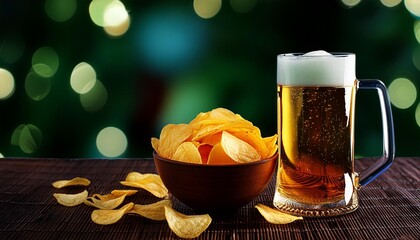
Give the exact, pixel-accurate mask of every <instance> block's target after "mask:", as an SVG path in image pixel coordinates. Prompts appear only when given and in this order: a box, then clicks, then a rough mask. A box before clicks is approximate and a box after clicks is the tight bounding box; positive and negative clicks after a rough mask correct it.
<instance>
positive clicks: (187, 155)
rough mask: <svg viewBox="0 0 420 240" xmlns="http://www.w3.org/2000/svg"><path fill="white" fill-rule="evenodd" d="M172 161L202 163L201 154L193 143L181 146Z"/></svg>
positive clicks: (185, 143) (184, 143)
mask: <svg viewBox="0 0 420 240" xmlns="http://www.w3.org/2000/svg"><path fill="white" fill-rule="evenodd" d="M172 159H173V160H178V161H181V162H188V163H198V164H201V163H202V160H201V155H200V152H199V151H198V148H197V147H196V146H195V145H194V143H192V142H183V143H182V144H181V145H179V147H178V148H177V149H176V151H175V153H174V155H173V156H172Z"/></svg>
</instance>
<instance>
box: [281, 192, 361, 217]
mask: <svg viewBox="0 0 420 240" xmlns="http://www.w3.org/2000/svg"><path fill="white" fill-rule="evenodd" d="M273 205H274V207H276V208H277V209H279V210H280V211H282V212H285V213H288V214H291V215H295V216H302V217H333V216H340V215H345V214H348V213H351V212H354V211H355V210H357V208H358V207H359V204H358V199H357V194H356V192H354V194H353V196H352V199H351V200H350V201H349V202H348V203H347V204H345V202H344V200H343V201H340V202H336V203H326V204H319V205H312V204H311V205H309V204H302V203H299V202H296V201H293V200H290V199H288V198H285V197H283V196H281V195H280V194H278V193H276V196H275V198H274V201H273Z"/></svg>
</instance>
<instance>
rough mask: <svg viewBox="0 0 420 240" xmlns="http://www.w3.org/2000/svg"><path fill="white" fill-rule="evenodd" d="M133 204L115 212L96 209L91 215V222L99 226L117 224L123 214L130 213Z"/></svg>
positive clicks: (128, 204)
mask: <svg viewBox="0 0 420 240" xmlns="http://www.w3.org/2000/svg"><path fill="white" fill-rule="evenodd" d="M133 206H134V203H132V202H130V203H127V204H126V205H124V206H122V207H121V208H119V209H115V210H105V209H96V210H93V212H92V214H91V218H92V221H93V222H94V223H96V224H100V225H109V224H113V223H116V222H118V221H119V220H120V219H121V218H122V217H123V216H124V214H126V213H127V212H128V211H130V210H131V209H132V208H133Z"/></svg>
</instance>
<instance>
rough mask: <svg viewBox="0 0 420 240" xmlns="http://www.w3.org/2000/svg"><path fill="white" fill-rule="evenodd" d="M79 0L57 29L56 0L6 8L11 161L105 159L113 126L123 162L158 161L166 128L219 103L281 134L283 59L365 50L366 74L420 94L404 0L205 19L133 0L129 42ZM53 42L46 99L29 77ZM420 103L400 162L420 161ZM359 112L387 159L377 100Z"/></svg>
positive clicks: (307, 5)
mask: <svg viewBox="0 0 420 240" xmlns="http://www.w3.org/2000/svg"><path fill="white" fill-rule="evenodd" d="M75 2H76V8H75V12H74V15H72V17H71V18H69V19H68V20H67V21H64V22H56V21H53V20H52V19H51V18H50V17H49V16H48V15H47V14H46V11H45V1H30V0H19V1H14V0H0V68H4V69H7V70H8V71H10V72H11V73H12V74H13V76H14V78H15V84H16V89H15V92H14V94H13V95H12V96H11V97H10V98H8V99H6V100H0V153H1V154H2V155H4V156H6V157H17V156H30V157H103V156H102V155H101V154H100V152H99V151H98V149H97V147H96V136H97V134H98V132H99V131H100V130H101V129H103V128H105V127H107V126H114V127H117V128H119V129H121V130H122V131H123V132H124V133H125V135H126V137H127V140H128V146H127V149H126V151H125V152H124V153H123V154H122V155H120V157H151V155H152V154H151V153H152V148H151V145H150V138H151V137H152V136H158V135H159V132H160V129H161V128H162V126H164V125H165V124H167V123H183V122H189V121H190V120H191V119H192V118H193V117H194V116H196V115H197V114H198V113H199V112H205V111H209V110H211V109H213V108H216V107H225V108H228V109H230V110H232V111H233V112H235V113H239V114H241V115H242V116H243V117H244V118H246V119H248V120H250V121H252V122H253V123H254V124H255V125H256V126H258V127H260V129H261V131H262V134H263V135H264V136H269V135H273V134H274V133H276V128H277V126H276V56H277V54H279V53H286V52H307V51H312V50H318V49H324V50H327V51H334V52H343V51H345V52H353V53H355V54H356V56H357V58H356V59H357V64H356V69H357V77H358V78H360V79H363V78H377V79H381V80H382V81H383V82H384V83H385V84H386V85H387V86H389V84H390V83H391V82H392V81H393V80H394V79H396V78H400V77H404V78H408V79H410V80H411V81H412V82H413V83H414V84H415V86H416V88H417V89H418V88H419V70H418V69H417V68H416V66H415V64H414V63H413V54H414V53H415V52H416V51H417V52H418V51H419V50H418V49H419V43H418V42H417V40H416V37H415V31H414V24H415V22H416V21H417V17H415V16H413V15H412V14H410V12H409V11H408V10H407V8H406V7H405V5H404V1H402V2H401V3H400V4H398V5H397V6H395V7H392V8H389V7H385V6H384V5H383V4H382V3H381V2H380V1H379V0H362V1H361V2H360V3H359V4H358V5H356V6H354V7H351V8H350V7H347V6H345V5H344V4H343V3H342V2H341V1H339V0H337V1H332V0H330V1H302V0H297V1H296V0H282V1H275V0H258V1H256V5H255V7H254V8H253V9H252V10H251V11H249V12H246V13H238V12H236V11H234V9H233V8H232V7H231V5H230V2H229V1H227V0H224V1H223V4H222V8H221V10H220V11H219V12H218V14H217V15H216V16H214V17H213V18H210V19H202V18H200V17H199V16H198V15H197V14H196V13H195V12H194V8H193V1H161V0H156V1H134V0H126V1H122V2H123V3H124V5H125V7H126V9H127V10H129V14H130V17H131V24H130V28H129V30H128V31H127V32H126V33H125V34H124V35H122V36H120V37H110V36H108V35H107V34H106V33H105V32H104V30H103V29H102V28H101V27H99V26H97V25H95V24H94V23H93V22H92V20H91V18H90V16H89V11H88V9H89V4H90V1H86V0H83V1H82V0H77V1H75ZM154 34H155V35H154ZM153 37H155V38H156V39H154V38H153ZM147 41H149V42H147ZM10 42H12V43H13V42H14V43H16V44H15V45H16V46H17V47H16V49H17V50H14V49H13V48H10V46H11V45H10ZM6 43H7V44H6ZM12 46H14V45H13V44H12ZM44 46H48V47H51V48H52V49H54V50H55V52H56V53H57V55H58V57H59V61H60V62H59V67H58V69H57V71H56V73H55V74H54V75H53V76H52V77H51V78H50V79H49V80H50V81H51V88H50V90H49V92H48V94H47V96H46V97H45V98H43V99H41V100H39V101H34V100H33V99H31V98H30V97H29V96H28V94H27V93H26V91H25V86H24V85H25V79H26V76H27V75H28V72H29V71H30V69H31V66H32V65H31V64H32V63H31V61H32V56H33V54H34V52H35V51H36V50H37V49H39V48H41V47H44ZM174 46H175V49H174ZM179 49H181V50H179ZM177 50H179V51H177ZM150 54H157V55H154V56H155V57H156V58H152V57H153V56H152V57H151V55H150ZM14 56H18V58H17V59H11V58H13V57H14ZM159 57H160V60H159ZM156 59H157V60H156ZM80 62H87V63H89V64H90V65H91V66H92V67H94V69H95V70H96V73H97V78H98V79H99V80H100V81H101V82H102V83H103V85H104V86H105V87H106V89H107V94H108V98H107V102H106V104H105V106H104V107H103V108H101V109H100V110H98V111H94V112H89V111H86V110H85V109H84V108H83V107H82V106H81V104H80V100H79V95H78V94H77V93H75V92H74V91H73V90H72V89H71V87H70V75H71V73H72V70H73V68H74V67H75V66H76V65H77V64H78V63H80ZM418 104H419V100H418V98H417V99H416V101H415V102H414V104H413V105H412V106H411V107H409V108H408V109H398V108H395V107H393V114H394V122H395V136H396V147H397V155H398V156H419V155H420V148H419V143H418V138H419V137H420V127H419V125H418V124H417V123H416V119H415V111H416V107H417V105H418ZM356 107H357V108H356V109H357V110H356V139H355V144H356V147H355V151H356V155H357V156H376V155H381V154H382V127H381V120H380V112H379V101H378V100H377V96H376V93H375V92H374V91H372V92H370V91H359V93H358V98H357V104H356ZM21 124H32V125H34V126H36V127H37V128H38V129H39V130H40V132H41V133H42V138H41V140H37V143H39V146H32V147H35V148H36V151H34V152H33V153H25V152H24V151H22V149H21V148H19V147H18V146H16V145H13V144H12V142H11V139H12V135H13V132H14V131H15V129H16V128H17V127H18V126H19V125H21ZM32 125H31V126H32ZM34 135H36V139H39V133H37V132H36V133H34Z"/></svg>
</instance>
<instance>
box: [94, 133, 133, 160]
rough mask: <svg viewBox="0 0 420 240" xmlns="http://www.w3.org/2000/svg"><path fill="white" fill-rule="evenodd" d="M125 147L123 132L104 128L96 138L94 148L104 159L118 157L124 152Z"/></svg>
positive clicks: (126, 143)
mask: <svg viewBox="0 0 420 240" xmlns="http://www.w3.org/2000/svg"><path fill="white" fill-rule="evenodd" d="M127 145H128V142H127V137H126V136H125V134H124V132H123V131H121V130H120V129H118V128H116V127H106V128H104V129H102V130H101V131H100V132H99V134H98V136H97V137H96V147H97V148H98V150H99V152H100V153H101V154H102V155H104V156H106V157H118V156H120V155H121V154H123V153H124V152H125V150H126V148H127Z"/></svg>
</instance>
